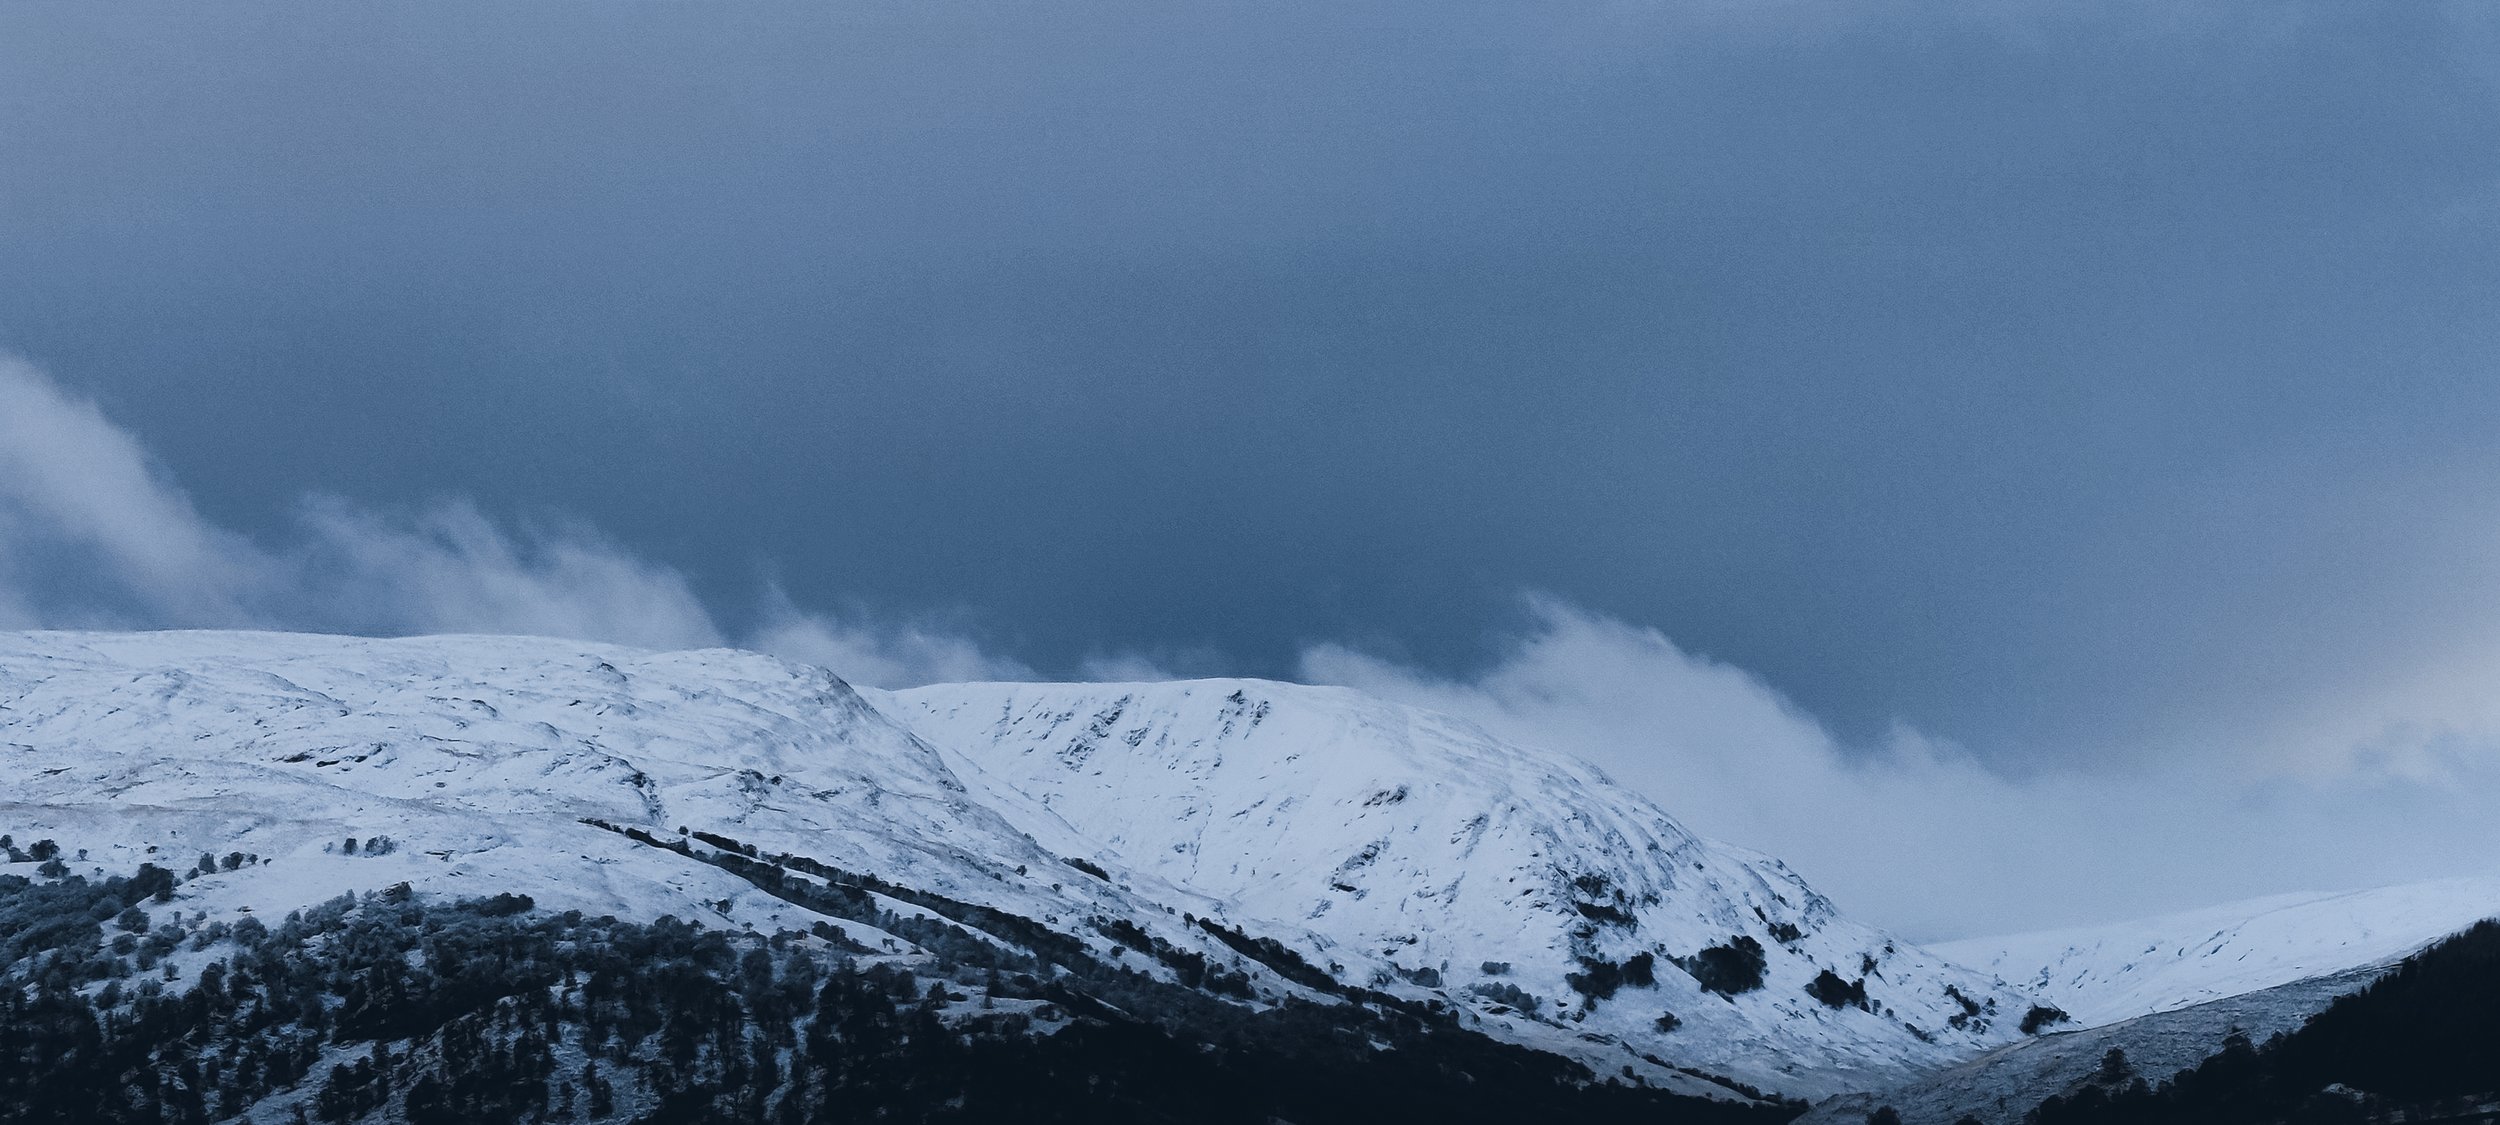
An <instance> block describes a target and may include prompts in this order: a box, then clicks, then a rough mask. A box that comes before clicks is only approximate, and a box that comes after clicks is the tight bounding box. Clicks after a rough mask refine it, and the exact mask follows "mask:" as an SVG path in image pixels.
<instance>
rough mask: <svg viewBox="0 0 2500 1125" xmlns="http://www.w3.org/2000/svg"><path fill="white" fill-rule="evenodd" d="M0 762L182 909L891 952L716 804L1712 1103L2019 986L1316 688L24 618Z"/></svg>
mask: <svg viewBox="0 0 2500 1125" xmlns="http://www.w3.org/2000/svg"><path fill="white" fill-rule="evenodd" d="M887 708H891V710H892V711H893V712H894V713H896V714H900V715H902V716H906V717H908V719H909V728H908V729H907V727H906V726H905V725H903V724H898V723H897V722H896V721H894V719H893V718H889V714H888V710H887ZM915 731H917V732H918V733H915ZM924 736H926V737H924ZM933 742H934V743H935V744H936V745H932V743H933ZM0 780H5V782H6V784H5V786H0V832H10V833H14V834H15V835H16V838H17V840H18V841H19V842H20V843H24V842H26V841H31V840H35V839H38V838H52V839H57V840H58V841H59V842H60V843H61V845H62V847H63V849H64V852H63V856H62V858H63V859H64V860H65V861H71V863H72V866H73V867H74V868H76V869H77V870H79V871H81V872H87V871H93V872H95V873H97V874H99V875H100V874H104V873H108V872H127V871H130V870H132V869H133V868H134V867H135V865H136V864H138V863H140V862H154V863H157V864H159V865H160V866H164V867H167V868H169V869H173V870H177V871H187V870H189V869H191V868H192V867H193V863H192V861H193V860H194V859H195V858H196V857H199V856H201V855H202V854H203V853H206V854H209V855H212V856H223V855H228V854H232V853H245V854H248V855H251V856H256V857H258V860H259V861H258V862H255V863H246V864H244V865H243V866H241V867H239V868H233V869H221V870H217V871H215V872H214V873H210V874H202V875H198V876H196V877H191V878H189V879H187V881H184V882H182V883H181V884H180V886H179V888H178V890H177V892H176V895H175V898H174V900H173V903H172V906H173V908H174V909H176V910H178V911H180V913H181V915H182V916H183V917H185V918H186V919H187V920H191V921H198V920H201V919H237V918H240V917H241V916H242V915H244V914H246V913H254V914H256V915H257V916H260V917H268V918H271V919H273V920H274V919H275V918H276V917H277V916H278V915H279V914H282V913H283V912H285V911H288V910H292V909H298V908H301V907H305V906H309V905H312V904H314V903H317V902H321V901H324V900H328V899H330V898H332V897H334V896H336V895H338V894H340V893H341V892H346V891H372V890H377V889H380V888H384V887H388V886H392V885H394V884H398V883H406V884H408V885H409V887H410V889H411V890H412V891H413V892H415V893H418V894H440V895H444V896H477V895H490V894H494V893H498V892H512V893H518V894H527V895H529V896H530V897H531V898H533V899H534V900H536V902H537V903H538V904H539V905H540V906H541V907H542V908H546V909H552V910H566V909H577V910H580V911H583V912H584V913H585V914H588V915H592V916H596V915H600V914H613V915H616V916H618V917H621V918H626V919H637V918H639V919H650V918H655V917H657V916H659V915H662V914H673V915H676V916H678V917H680V918H692V919H696V920H698V921H699V922H700V923H701V924H704V925H708V926H714V927H723V928H729V929H733V930H734V929H742V928H744V929H754V930H757V931H760V932H766V933H770V932H775V931H806V930H808V929H809V928H810V927H811V926H812V925H814V924H816V923H820V922H828V921H839V922H840V924H841V925H842V926H843V927H844V928H845V932H846V933H848V935H849V937H850V939H852V940H856V941H860V942H863V943H866V944H867V945H869V946H872V947H879V948H884V949H891V950H897V951H901V952H903V953H906V954H908V953H909V952H910V950H911V949H912V948H913V947H912V943H911V940H910V939H909V937H908V936H905V935H900V934H896V933H889V932H884V931H880V930H878V929H876V928H875V927H874V926H871V925H863V924H862V922H861V921H860V920H859V919H858V918H857V917H850V918H846V919H828V918H827V917H825V916H822V915H818V914H816V913H814V912H813V911H812V910H811V909H810V908H809V907H807V906H803V905H800V904H798V903H796V902H793V901H790V899H791V897H792V896H789V895H778V896H777V895H774V894H768V893H765V888H764V887H763V886H762V885H760V884H758V883H756V882H755V881H753V880H751V879H747V878H741V877H739V876H738V875H736V874H734V873H733V872H732V871H729V870H726V869H724V867H723V866H722V865H720V864H719V863H718V862H707V861H706V856H707V855H713V856H714V857H715V859H716V858H717V853H713V852H711V851H710V850H709V849H711V848H712V847H713V845H710V844H697V843H695V841H698V840H701V839H703V838H704V836H706V835H710V836H713V837H716V838H730V839H732V840H734V841H735V842H736V843H737V846H743V847H746V848H750V849H754V850H755V851H756V852H759V853H760V854H762V855H764V856H767V857H770V856H773V855H775V854H779V853H788V854H789V855H793V856H800V857H807V858H809V859H812V860H814V861H817V862H819V863H822V864H826V865H831V866H832V867H835V868H839V869H843V870H846V871H852V872H859V873H862V875H864V876H870V877H874V878H876V879H882V880H885V881H886V882H887V883H888V884H891V885H893V886H894V887H898V888H910V889H912V890H913V891H915V892H927V893H929V894H934V895H940V896H945V897H946V898H947V899H948V900H951V901H955V902H958V903H968V904H974V905H976V906H978V907H981V908H986V909H993V910H996V911H1000V912H1004V913H1005V914H1007V915H1013V916H1015V917H1016V918H1019V919H1025V920H1030V921H1031V922H1032V923H1035V924H1037V925H1039V926H1041V927H1046V928H1047V929H1049V930H1053V931H1056V932H1058V933H1060V934H1062V935H1065V936H1066V938H1068V939H1069V940H1072V941H1075V942H1077V943H1080V944H1082V945H1083V946H1084V947H1086V948H1088V949H1090V950H1092V951H1094V952H1093V955H1094V956H1098V957H1100V958H1104V959H1107V960H1109V961H1111V962H1113V963H1117V964H1126V965H1128V966H1130V967H1131V968H1133V969H1135V970H1136V971H1139V972H1143V973H1146V974H1149V975H1151V976H1155V977H1157V978H1158V979H1165V980H1172V979H1177V978H1176V976H1175V968H1174V966H1175V965H1177V964H1179V963H1181V962H1185V961H1187V960H1188V959H1189V958H1191V957H1193V956H1198V957H1204V958H1205V960H1206V963H1207V964H1210V965H1217V966H1225V967H1228V969H1229V971H1233V972H1238V973H1245V974H1248V979H1250V981H1251V982H1252V988H1251V990H1250V994H1249V995H1248V996H1246V997H1242V998H1241V999H1240V1000H1239V1001H1238V1002H1243V1003H1252V1004H1260V1003H1272V1002H1274V1001H1276V1000H1278V999H1281V998H1283V997H1286V996H1302V997H1305V998H1314V999H1321V1000H1329V1001H1331V1002H1337V1001H1335V999H1334V993H1336V992H1338V991H1342V989H1341V988H1340V987H1339V986H1336V985H1330V986H1329V987H1326V988H1316V989H1315V987H1314V986H1313V985H1312V983H1311V981H1310V980H1309V979H1307V974H1297V973H1296V972H1295V971H1293V966H1292V964H1291V961H1292V959H1293V954H1295V953H1298V954H1299V955H1300V956H1301V958H1302V959H1303V960H1307V961H1309V962H1310V963H1312V964H1316V965H1321V966H1325V967H1326V969H1327V971H1328V972H1329V973H1330V974H1332V975H1334V976H1335V977H1336V978H1337V979H1338V980H1339V981H1341V982H1343V985H1344V986H1350V987H1353V988H1357V989H1360V988H1375V989H1378V990H1381V991H1385V992H1389V993H1392V994H1396V995H1401V996H1405V997H1409V998H1412V999H1415V1000H1418V1001H1431V1002H1441V1003H1444V1004H1446V1005H1448V1006H1450V1007H1452V1008H1454V1009H1455V1010H1457V1011H1458V1012H1460V1013H1461V1019H1462V1020H1463V1021H1465V1022H1466V1023H1467V1024H1468V1025H1469V1026H1474V1027H1478V1028H1480V1029H1481V1030H1484V1031H1486V1032H1488V1033H1491V1034H1494V1035H1496V1036H1497V1037H1500V1038H1506V1039H1510V1040H1512V1041H1515V1042H1520V1043H1523V1044H1526V1045H1529V1046H1534V1047H1539V1048H1543V1049H1548V1050H1553V1051H1555V1052H1557V1053H1562V1054H1567V1055H1570V1056H1572V1057H1575V1058H1578V1059H1581V1060H1582V1061H1584V1062H1586V1063H1588V1064H1589V1065H1590V1066H1591V1067H1592V1069H1594V1070H1596V1071H1597V1072H1598V1073H1600V1074H1608V1075H1612V1074H1617V1073H1619V1072H1624V1071H1626V1070H1627V1068H1628V1070H1629V1072H1630V1073H1633V1074H1637V1075H1638V1076H1640V1078H1641V1079H1642V1080H1643V1081H1647V1082H1650V1083H1651V1084H1653V1085H1663V1086H1667V1087H1670V1088H1677V1089H1689V1090H1695V1091H1706V1092H1716V1093H1718V1094H1721V1095H1726V1094H1727V1091H1726V1090H1725V1089H1724V1088H1723V1087H1718V1086H1715V1085H1713V1084H1712V1083H1710V1082H1708V1081H1704V1080H1703V1079H1702V1078H1701V1077H1699V1074H1698V1072H1708V1073H1711V1074H1727V1075H1732V1076H1733V1077H1735V1078H1737V1079H1740V1080H1743V1081H1745V1082H1749V1083H1753V1084H1755V1085H1758V1086H1762V1087H1765V1088H1770V1089H1775V1090H1778V1091H1781V1092H1784V1093H1797V1094H1819V1093H1824V1092H1829V1091H1834V1090H1839V1089H1845V1088H1851V1087H1858V1086H1863V1085H1866V1084H1868V1083H1870V1082H1873V1081H1876V1080H1880V1079H1882V1078H1885V1077H1888V1076H1897V1075H1899V1074H1901V1073H1904V1072H1908V1071H1912V1070H1917V1069H1921V1068H1924V1067H1927V1066H1932V1065H1935V1064H1937V1063H1940V1062H1943V1061H1947V1060H1949V1059H1952V1058H1956V1057H1960V1056H1962V1055H1966V1054H1968V1053H1970V1052H1972V1051H1974V1050H1976V1049H1979V1048H1983V1047H1985V1046H1988V1045H1991V1044H1995V1043H2001V1042H2006V1041H2009V1040H2011V1039H2014V1038H2016V1037H2018V1032H2017V1031H2016V1029H2015V1025H2016V1024H2017V1023H2018V1022H2019V1021H2020V1020H2021V1018H2022V1015H2023V1013H2024V1011H2025V1009H2026V1006H2027V1004H2028V1003H2029V1001H2028V1000H2027V998H2025V997H2024V996H2023V995H2022V994H2020V993H2019V992H2018V991H2015V990H2012V989H2008V988H2004V987H2000V986H1997V985H1995V984H1994V983H1993V982H1991V981H1990V980H1989V979H1988V978H1987V977H1986V976H1985V975H1983V974H1977V973H1973V972H1969V971H1966V970H1962V969H1957V968H1955V967H1953V966H1952V965H1950V964H1948V963H1946V962H1944V961H1942V960H1940V959H1938V958H1936V957H1934V956H1932V955H1929V954H1927V953H1924V952H1922V951H1920V950H1918V949H1916V948H1914V947H1911V946H1908V945H1906V944H1902V943H1898V942H1894V941H1892V940H1890V939H1888V938H1887V937H1885V935H1883V934H1881V933H1879V932H1877V931H1874V930H1872V929H1869V928H1867V927H1864V926H1860V925H1857V924H1854V923H1852V922H1849V921H1848V920H1847V919H1845V918H1843V917H1841V916H1839V915H1838V914H1837V912H1836V911H1835V910H1834V909H1833V907H1832V905H1831V904H1830V903H1828V902H1827V901H1825V900H1824V899H1822V898H1821V897H1820V896H1818V895H1816V894H1815V893H1814V892H1813V891H1812V890H1811V889H1810V888H1808V887H1807V886H1806V885H1805V884H1804V883H1803V882H1802V881H1801V880H1799V879H1798V878H1797V877H1796V876H1795V875H1794V874H1793V873H1791V872H1789V871H1787V870H1786V869H1785V868H1784V867H1782V866H1781V865H1779V864H1778V863H1777V862H1776V861H1773V860H1770V859H1767V858H1764V857H1761V856H1756V855H1752V854H1749V853H1744V852H1740V851H1737V850H1734V849H1730V848H1725V847H1721V846H1718V845H1714V844H1710V843H1708V842H1706V841H1702V840H1698V839H1695V838H1694V837H1692V836H1691V835H1690V834H1688V833H1686V832H1684V831H1683V830H1682V829H1681V828H1680V827H1678V826H1677V825H1676V824H1675V822H1674V821H1673V820H1672V819H1670V818H1669V817H1668V816H1667V815H1666V814H1665V813H1663V812H1661V811H1659V810H1658V809H1656V808H1655V807H1654V806H1652V805H1650V804H1649V803H1648V802H1646V801H1644V800H1641V799H1640V798H1638V797H1636V796H1634V795H1632V794H1630V793H1628V792H1626V791H1623V790H1621V789H1619V788H1617V787H1615V786H1613V785H1611V784H1610V783H1608V782H1607V781H1606V780H1605V779H1604V778H1603V777H1602V776H1600V775H1598V774H1597V773H1596V772H1595V771H1594V770H1592V769H1589V768H1588V767H1585V766H1582V765H1579V764H1576V763H1573V762H1570V761H1567V760H1561V759H1557V758H1552V757H1548V756H1544V755H1539V754H1535V753H1531V752H1529V751H1525V750H1521V749H1518V748H1515V747H1510V746H1505V745H1502V744H1500V743H1498V742H1495V741H1494V740H1492V739H1490V738H1488V737H1486V736H1485V735H1484V734H1482V733H1481V732H1478V731H1475V730H1473V729H1471V728H1468V727H1466V726H1464V725H1463V724H1459V723H1457V722H1454V721H1452V720H1448V719H1445V718H1441V717H1437V716H1433V715H1429V714H1426V713H1423V712H1419V711H1414V710H1411V709H1408V708H1403V707H1398V706H1393V705H1390V704H1386V703H1382V702H1380V701H1377V700H1373V699H1369V698H1366V697H1363V696H1361V695H1358V694H1355V693H1351V692H1345V691H1338V690H1333V689H1317V688H1297V687H1291V686H1287V685H1278V684H1265V683H1250V682H1228V683H1200V684H1175V685H1142V686H1140V685H1132V686H1120V687H1088V686H1078V687H1030V688H1018V687H1004V686H976V687H964V688H945V689H927V690H924V691H919V692H912V693H905V694H902V695H899V696H892V697H883V696H872V697H863V696H862V695H861V694H860V693H857V692H854V691H852V690H851V689H850V688H849V687H848V686H847V685H845V684H843V683H842V682H841V681H840V680H839V679H837V678H835V677H834V676H832V675H830V674H828V673H826V672H824V671H821V670H818V669H813V668H807V667H802V666H795V665H790V664H786V663H783V662H781V661H777V660H774V659H771V658H768V657H763V656H759V655H755V654H751V653H740V652H729V651H705V652H689V653H648V652H638V651H634V650H629V649H621V648H613V647H606V646H598V645H587V644H579V643H574V642H562V641H547V640H533V639H519V638H491V637H434V638H418V639H408V640H363V639H352V638H337V637H310V636H289V635H274V634H263V633H170V634H96V633H87V634H66V633H35V634H13V635H0ZM592 821H597V822H604V823H606V824H608V825H612V826H615V827H616V829H619V830H611V829H609V828H603V827H599V826H597V825H595V824H593V823H590V822H592ZM628 828H630V829H634V830H636V831H639V832H641V833H643V834H644V838H643V839H642V840H641V841H637V840H636V839H633V838H630V837H629V836H628V835H626V834H624V833H623V832H622V831H620V830H621V829H628ZM688 832H691V833H692V835H686V834H685V833H688ZM350 841H354V842H355V844H354V845H353V846H351V844H350ZM377 841H378V842H381V846H380V847H379V848H377V847H376V846H375V844H376V842H377ZM659 845H667V846H659ZM672 848H675V849H677V850H671V849H672ZM226 866H228V867H231V865H226ZM794 877H795V876H794ZM897 893H901V892H899V891H898V892H897ZM878 894H879V895H880V896H881V897H879V898H878V901H879V902H882V903H884V904H885V905H886V907H888V908H891V909H892V910H893V911H894V912H896V913H899V914H909V913H914V912H916V911H917V910H918V909H919V908H918V907H916V906H915V905H913V903H912V902H909V901H903V900H900V899H894V898H892V897H890V896H884V893H883V892H882V891H880V892H878ZM799 897H801V898H804V896H799ZM960 913H961V912H960V911H959V912H958V914H960ZM1201 920H1203V921H1204V924H1201ZM1210 927H1213V928H1212V929H1211V928H1210ZM906 928H907V929H908V928H909V927H906ZM1217 930H1222V931H1225V932H1224V933H1218V932H1216V931H1217ZM1252 939H1264V940H1269V941H1272V942H1274V943H1275V945H1276V948H1278V949H1282V950H1289V951H1292V952H1291V953H1284V954H1278V953H1275V952H1274V951H1273V950H1267V947H1263V946H1261V947H1257V948H1255V949H1254V948H1252V946H1253V945H1255V941H1253V940H1252ZM1141 946H1152V947H1157V948H1159V949H1160V950H1161V952H1160V953H1155V955H1152V956H1150V955H1149V953H1150V952H1152V951H1151V950H1149V949H1145V948H1140V947H1141ZM1262 950H1267V951H1266V952H1261V951H1262ZM1158 958H1160V959H1158ZM1757 966H1758V968H1757ZM1688 969H1689V972H1688ZM1574 975H1576V976H1577V977H1578V979H1579V982H1580V983H1579V984H1578V985H1577V986H1576V987H1575V985H1574V984H1573V983H1572V979H1571V978H1572V977H1573V976H1574ZM1697 977H1699V978H1707V979H1709V980H1710V981H1711V982H1712V983H1713V984H1715V985H1716V986H1717V988H1718V991H1717V992H1712V991H1708V990H1705V989H1704V988H1703V986H1702V984H1701V983H1700V980H1699V979H1697ZM1757 977H1758V982H1757V980H1756V978H1757ZM1297 981H1299V983H1297ZM1322 983H1325V982H1322ZM1818 995H1819V997H1820V998H1818ZM1594 997H1602V998H1594ZM1669 1013H1672V1014H1673V1015H1674V1017H1675V1019H1674V1020H1672V1021H1667V1020H1662V1017H1664V1016H1666V1015H1667V1014H1669Z"/></svg>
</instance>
